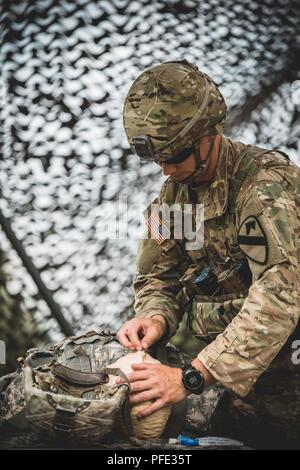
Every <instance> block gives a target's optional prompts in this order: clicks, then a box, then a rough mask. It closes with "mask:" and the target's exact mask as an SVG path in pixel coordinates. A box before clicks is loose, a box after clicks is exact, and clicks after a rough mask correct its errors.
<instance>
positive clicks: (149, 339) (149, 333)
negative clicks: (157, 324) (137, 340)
mask: <svg viewBox="0 0 300 470" xmlns="http://www.w3.org/2000/svg"><path fill="white" fill-rule="evenodd" d="M158 339H159V334H158V332H157V330H156V328H154V327H153V326H152V325H151V326H150V327H148V328H147V329H146V331H145V336H144V338H143V340H142V347H143V348H144V349H148V348H150V346H152V344H153V343H155V341H156V340H158Z"/></svg>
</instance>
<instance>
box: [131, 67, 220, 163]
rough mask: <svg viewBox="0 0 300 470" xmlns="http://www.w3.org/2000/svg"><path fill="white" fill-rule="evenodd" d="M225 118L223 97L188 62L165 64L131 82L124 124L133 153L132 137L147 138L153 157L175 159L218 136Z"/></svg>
mask: <svg viewBox="0 0 300 470" xmlns="http://www.w3.org/2000/svg"><path fill="white" fill-rule="evenodd" d="M225 114H226V105H225V102H224V99H223V96H222V95H221V93H220V91H219V89H218V87H217V85H216V84H215V83H214V81H213V80H212V79H211V78H210V77H209V76H208V75H206V74H204V73H202V72H200V71H199V70H198V69H197V67H196V66H194V65H192V64H190V63H189V62H187V61H181V62H166V63H163V64H160V65H156V66H154V67H151V68H150V69H148V70H146V71H144V72H143V73H142V74H141V75H140V76H139V77H138V78H137V79H136V80H135V81H134V83H133V84H132V86H131V88H130V90H129V92H128V94H127V97H126V99H125V103H124V110H123V122H124V129H125V132H126V135H127V138H128V141H129V144H130V145H131V147H132V148H133V146H132V139H133V138H134V137H135V136H138V135H147V136H148V137H150V138H151V142H152V144H153V146H154V151H155V152H156V153H158V154H159V155H160V154H161V155H163V154H167V155H170V154H171V155H174V156H175V155H177V154H179V153H181V152H182V151H183V150H184V149H186V148H189V147H192V146H193V145H194V144H195V143H196V142H198V141H199V140H200V138H201V137H203V136H205V135H211V134H216V133H218V132H220V131H221V130H222V128H223V127H222V125H223V121H224V118H225ZM133 150H134V148H133Z"/></svg>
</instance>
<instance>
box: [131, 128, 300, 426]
mask: <svg viewBox="0 0 300 470" xmlns="http://www.w3.org/2000/svg"><path fill="white" fill-rule="evenodd" d="M155 202H158V203H167V204H170V205H172V204H173V203H175V202H176V203H178V204H181V205H182V206H183V204H184V203H194V204H195V203H203V204H204V245H203V247H202V248H200V249H198V250H189V249H187V248H186V244H185V242H186V240H178V239H174V238H173V239H172V238H170V239H166V240H165V241H164V242H163V243H161V244H158V243H157V241H156V240H155V239H154V238H148V239H143V240H141V242H140V246H139V251H138V256H137V275H136V278H135V281H134V289H135V314H136V316H140V317H152V316H153V315H156V314H158V313H159V314H161V315H163V316H164V318H165V319H166V322H167V325H168V333H167V335H166V336H167V337H170V336H172V335H173V334H174V333H175V331H176V329H177V326H178V322H179V321H180V319H181V318H182V315H183V313H184V312H185V311H187V312H188V315H189V324H190V327H191V330H192V332H193V334H194V335H195V336H197V337H198V338H200V339H201V340H203V341H205V342H206V344H207V346H206V347H205V348H204V349H203V350H202V351H201V352H199V351H197V353H199V354H198V357H199V359H200V360H201V362H202V363H203V364H204V365H205V366H206V367H207V369H208V370H209V371H210V372H211V374H212V375H213V376H214V377H215V378H216V379H217V380H218V381H220V383H222V385H224V386H225V387H226V388H227V389H228V390H231V391H232V392H234V394H237V395H238V396H240V397H242V398H244V397H245V398H244V400H243V399H241V398H239V399H238V400H236V401H235V402H234V403H235V404H237V403H238V404H239V405H242V404H243V406H244V409H246V410H248V411H249V413H250V414H252V415H253V413H254V412H255V413H257V415H258V416H259V417H260V418H263V419H264V420H267V421H269V422H271V423H274V424H276V425H280V426H284V427H289V428H291V429H293V430H294V431H293V432H296V431H295V430H297V432H298V431H299V423H300V392H299V385H300V383H299V366H297V365H296V364H293V361H292V354H293V349H292V343H293V338H294V336H295V335H297V331H298V329H296V327H297V324H298V321H299V313H300V308H299V278H300V276H299V258H300V254H299V233H300V214H299V208H300V169H299V168H298V167H297V166H295V165H294V164H293V163H291V162H290V161H289V160H288V159H287V158H286V157H285V156H284V155H282V154H281V153H279V152H278V151H268V150H265V149H261V148H259V147H255V146H250V145H244V144H242V143H239V142H233V141H231V140H230V139H228V138H226V137H225V136H222V142H221V146H220V151H219V160H218V164H217V169H216V173H215V175H214V178H213V180H212V181H211V182H210V183H205V184H202V185H200V186H199V185H198V186H193V185H192V184H182V183H177V182H175V181H174V180H172V178H168V179H167V180H166V182H165V183H164V184H163V186H162V189H161V192H160V195H159V197H158V198H157V200H156V201H155ZM149 209H150V208H149ZM171 232H172V230H171ZM208 269H209V270H210V271H209V272H210V273H211V278H212V279H213V282H212V285H210V284H209V283H208V282H204V281H203V280H204V279H206V278H205V275H206V274H207V273H208V271H207V270H208ZM200 274H201V276H200V278H201V281H199V275H200ZM204 274H205V275H204ZM211 287H213V288H214V289H213V291H212V290H211ZM245 403H246V404H247V406H245Z"/></svg>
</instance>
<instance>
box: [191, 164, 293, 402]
mask: <svg viewBox="0 0 300 470" xmlns="http://www.w3.org/2000/svg"><path fill="white" fill-rule="evenodd" d="M279 176H280V175H279ZM299 208H300V204H299V193H298V192H297V191H296V190H293V188H289V189H287V187H286V185H285V184H284V181H283V178H281V180H280V178H276V179H274V178H273V177H272V176H271V174H270V173H268V174H267V176H266V175H264V174H263V173H260V174H259V175H258V178H257V180H256V182H255V183H253V185H252V187H250V188H249V189H248V191H247V194H242V195H241V197H240V198H239V201H238V204H237V214H238V217H237V229H238V234H239V239H238V241H239V245H240V248H241V249H242V251H243V252H244V253H245V254H246V256H247V257H248V260H249V266H250V269H251V271H252V274H253V283H252V286H251V287H250V289H249V292H248V296H247V298H246V300H245V302H244V304H243V306H242V308H241V310H240V312H239V313H238V315H237V316H236V317H235V318H234V319H233V321H232V322H231V323H230V324H229V325H228V327H227V328H226V329H225V331H224V332H223V333H222V334H221V335H219V336H218V337H217V338H216V340H215V341H214V342H213V343H211V344H210V345H209V346H207V347H206V348H205V349H204V350H203V351H201V353H200V354H199V359H200V360H201V361H202V362H203V363H204V365H205V366H206V367H207V368H208V369H209V371H210V372H211V373H212V375H213V376H214V377H215V378H216V379H217V380H219V381H220V382H221V383H223V385H224V386H225V387H227V388H230V389H232V390H233V391H234V392H236V393H237V394H239V395H241V396H245V395H247V394H248V393H249V391H250V389H251V388H252V386H253V385H254V383H255V382H256V380H257V379H258V377H259V376H260V375H261V374H262V373H263V372H264V371H265V370H266V369H267V368H268V366H269V365H270V363H271V362H272V360H273V359H274V358H275V356H276V355H277V353H278V352H279V351H280V349H281V348H282V346H283V345H284V344H285V342H286V341H287V339H288V337H289V336H290V335H291V333H292V332H293V330H294V329H295V327H296V325H297V322H298V320H299V314H300V309H299V287H300V285H299V279H300V276H299V259H300V253H299V249H300V245H299V235H300V222H299V220H300V215H299Z"/></svg>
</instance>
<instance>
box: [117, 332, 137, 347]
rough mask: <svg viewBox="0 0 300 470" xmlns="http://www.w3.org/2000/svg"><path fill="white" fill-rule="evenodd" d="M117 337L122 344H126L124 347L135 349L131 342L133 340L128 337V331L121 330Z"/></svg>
mask: <svg viewBox="0 0 300 470" xmlns="http://www.w3.org/2000/svg"><path fill="white" fill-rule="evenodd" d="M117 338H118V340H119V341H120V343H121V344H122V346H124V348H126V349H134V345H133V344H132V343H131V341H130V339H129V338H128V336H127V333H126V332H125V331H121V330H120V331H119V333H118V334H117Z"/></svg>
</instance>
